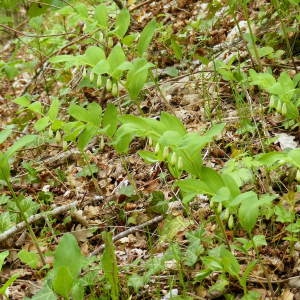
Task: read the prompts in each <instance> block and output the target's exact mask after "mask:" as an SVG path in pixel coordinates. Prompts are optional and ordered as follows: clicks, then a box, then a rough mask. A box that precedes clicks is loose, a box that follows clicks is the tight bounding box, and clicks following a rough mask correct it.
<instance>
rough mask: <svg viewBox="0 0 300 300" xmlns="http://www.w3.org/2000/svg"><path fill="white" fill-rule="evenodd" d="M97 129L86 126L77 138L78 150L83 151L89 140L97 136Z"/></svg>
mask: <svg viewBox="0 0 300 300" xmlns="http://www.w3.org/2000/svg"><path fill="white" fill-rule="evenodd" d="M97 131H98V128H97V127H95V126H93V125H92V126H86V127H85V129H84V130H83V132H82V133H80V135H79V137H78V148H79V150H81V151H83V150H84V148H85V147H86V146H87V145H88V143H89V142H90V141H91V139H92V138H93V137H94V136H95V135H96V134H97Z"/></svg>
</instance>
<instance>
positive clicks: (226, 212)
mask: <svg viewBox="0 0 300 300" xmlns="http://www.w3.org/2000/svg"><path fill="white" fill-rule="evenodd" d="M228 218H229V209H228V208H226V209H225V210H224V213H223V220H228Z"/></svg>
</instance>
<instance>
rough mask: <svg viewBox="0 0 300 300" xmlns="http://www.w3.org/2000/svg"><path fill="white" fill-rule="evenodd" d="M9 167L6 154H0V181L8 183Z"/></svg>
mask: <svg viewBox="0 0 300 300" xmlns="http://www.w3.org/2000/svg"><path fill="white" fill-rule="evenodd" d="M9 178H10V167H9V162H8V156H7V154H6V153H3V152H0V180H3V181H4V182H6V183H7V182H9Z"/></svg>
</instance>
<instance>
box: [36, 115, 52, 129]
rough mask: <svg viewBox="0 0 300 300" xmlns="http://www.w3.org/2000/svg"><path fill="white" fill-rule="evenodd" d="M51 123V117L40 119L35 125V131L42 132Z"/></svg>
mask: <svg viewBox="0 0 300 300" xmlns="http://www.w3.org/2000/svg"><path fill="white" fill-rule="evenodd" d="M49 123H50V119H49V117H47V116H46V117H43V118H40V119H39V120H37V121H36V122H35V123H34V129H35V130H37V131H42V130H44V129H45V128H46V127H47V126H48V125H49Z"/></svg>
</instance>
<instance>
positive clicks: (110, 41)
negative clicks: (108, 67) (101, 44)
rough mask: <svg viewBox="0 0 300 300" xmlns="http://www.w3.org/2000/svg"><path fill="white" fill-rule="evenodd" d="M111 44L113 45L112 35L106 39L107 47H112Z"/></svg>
mask: <svg viewBox="0 0 300 300" xmlns="http://www.w3.org/2000/svg"><path fill="white" fill-rule="evenodd" d="M113 45H114V41H113V39H112V37H109V38H108V41H107V47H108V48H112V47H113Z"/></svg>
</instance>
